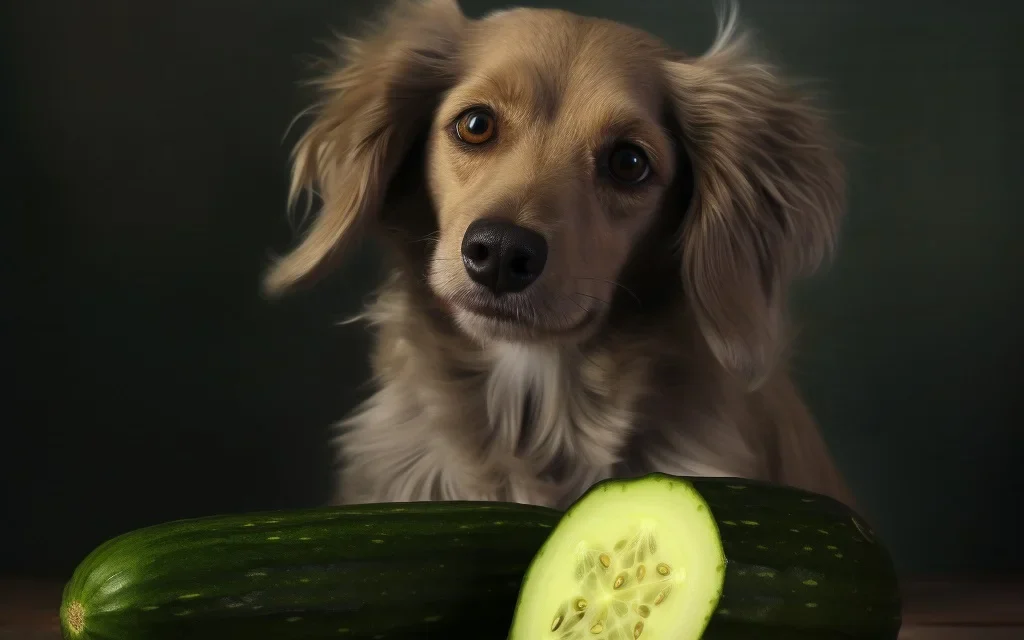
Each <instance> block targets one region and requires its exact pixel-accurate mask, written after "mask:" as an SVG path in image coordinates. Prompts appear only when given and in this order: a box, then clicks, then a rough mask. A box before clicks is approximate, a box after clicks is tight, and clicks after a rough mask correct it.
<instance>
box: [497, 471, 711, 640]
mask: <svg viewBox="0 0 1024 640" xmlns="http://www.w3.org/2000/svg"><path fill="white" fill-rule="evenodd" d="M725 562H726V560H725V552H724V549H723V546H722V542H721V537H720V535H719V530H718V524H717V523H716V521H715V519H714V517H713V516H712V514H711V511H710V509H709V507H708V505H707V503H706V502H705V501H704V498H703V497H702V496H701V494H700V493H698V492H697V491H696V490H695V489H694V488H693V486H692V485H691V484H690V483H688V482H687V481H685V480H683V479H676V478H672V477H669V476H661V475H658V476H651V477H649V478H648V479H645V480H643V481H639V482H606V483H603V484H600V485H598V486H597V487H595V488H594V489H592V490H591V491H590V492H589V493H588V494H587V495H585V496H584V497H583V498H581V499H580V500H579V501H578V502H577V503H576V504H575V505H573V507H572V508H570V510H569V511H567V512H566V514H565V515H564V516H563V518H562V521H561V522H560V523H559V525H558V527H557V528H556V529H555V530H554V532H553V533H552V534H551V536H550V537H549V538H548V540H547V541H546V542H545V543H544V545H543V547H542V548H541V550H540V552H539V553H538V554H537V556H536V558H535V560H534V562H533V564H532V565H531V567H530V569H529V571H528V572H527V574H526V577H525V578H524V580H523V586H522V589H521V591H520V597H519V604H518V606H517V609H516V614H515V617H514V619H513V623H512V630H511V632H510V635H509V637H510V640H584V639H586V640H698V639H699V638H700V637H701V635H702V634H703V633H704V630H705V628H706V627H707V625H708V622H709V621H710V620H711V616H712V615H713V613H714V611H715V609H716V607H717V606H718V601H719V598H720V597H721V594H722V587H723V584H724V579H725Z"/></svg>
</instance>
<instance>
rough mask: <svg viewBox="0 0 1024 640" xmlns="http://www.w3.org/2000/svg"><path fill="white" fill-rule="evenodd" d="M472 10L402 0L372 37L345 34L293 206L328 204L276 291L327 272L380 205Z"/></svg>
mask: <svg viewBox="0 0 1024 640" xmlns="http://www.w3.org/2000/svg"><path fill="white" fill-rule="evenodd" d="M465 23H466V18H465V17H464V16H463V14H462V12H461V11H460V9H459V6H458V4H457V2H455V0H399V2H397V3H396V4H395V5H394V6H393V7H392V8H391V10H390V12H388V13H387V14H386V15H385V17H384V19H383V21H382V24H381V25H380V26H378V27H377V28H376V29H375V30H374V32H373V34H372V35H369V36H367V37H364V38H361V39H345V40H343V41H342V51H341V52H340V53H339V57H340V62H341V64H340V65H339V66H338V68H337V69H335V70H334V71H333V72H331V73H330V74H328V75H327V76H326V77H324V78H321V79H320V80H319V81H317V82H316V84H317V85H318V86H319V88H320V91H321V94H322V99H321V101H320V102H319V103H318V104H317V105H316V106H315V108H314V109H313V113H314V114H315V117H314V120H313V122H312V124H311V125H310V127H309V129H308V130H307V131H306V132H305V134H304V135H303V136H302V138H301V139H300V140H299V142H298V144H297V145H296V147H295V150H294V152H293V166H292V182H291V191H290V194H289V206H294V204H295V202H296V200H297V199H298V197H299V196H300V195H301V194H302V192H304V191H305V192H308V193H309V194H310V195H311V196H312V194H313V193H316V194H317V195H318V196H319V197H320V200H321V201H322V203H323V204H322V209H321V211H320V213H319V215H318V216H317V217H316V219H315V220H314V221H313V222H312V224H311V226H310V228H309V230H308V231H307V232H306V234H305V236H304V238H303V239H302V241H301V243H300V244H299V245H298V247H296V248H295V249H293V250H292V251H291V252H290V253H288V254H287V255H285V256H284V257H283V258H281V259H280V260H278V261H277V262H276V263H275V264H274V265H273V266H272V268H271V269H270V271H269V272H268V274H267V275H266V277H265V280H264V288H265V290H266V292H267V293H268V294H270V295H276V294H279V293H282V292H283V291H285V290H287V289H288V288H290V287H292V286H293V285H295V284H297V283H298V282H300V281H302V280H304V279H307V278H310V277H312V276H313V275H314V274H316V273H319V272H322V271H326V270H327V269H328V268H330V266H332V265H333V262H334V259H335V258H336V257H337V255H338V254H339V253H340V250H339V249H340V246H341V245H342V244H344V243H347V242H351V241H352V240H353V237H354V236H355V235H356V234H357V232H358V231H359V230H360V229H361V228H363V227H365V225H366V224H367V223H368V222H371V221H372V220H374V219H375V218H376V217H377V216H378V214H379V213H380V211H379V210H380V207H381V205H382V203H383V201H384V199H385V196H386V193H387V189H388V184H389V182H390V180H391V179H392V178H393V177H394V174H395V172H396V171H397V169H398V167H399V165H400V164H401V162H402V160H403V159H404V157H405V155H406V154H407V153H408V152H409V150H410V148H411V147H412V145H413V143H414V142H415V140H416V139H417V138H418V137H419V135H420V134H421V133H422V132H423V131H425V129H426V127H428V126H429V123H430V120H431V118H432V115H433V112H434V109H435V107H436V105H437V103H438V101H439V99H440V95H441V93H442V92H443V91H444V90H445V89H446V88H447V87H449V86H450V85H451V84H452V83H453V82H454V79H455V74H456V70H455V68H454V67H455V53H456V50H457V47H458V42H459V39H460V35H461V34H462V32H463V29H464V26H465Z"/></svg>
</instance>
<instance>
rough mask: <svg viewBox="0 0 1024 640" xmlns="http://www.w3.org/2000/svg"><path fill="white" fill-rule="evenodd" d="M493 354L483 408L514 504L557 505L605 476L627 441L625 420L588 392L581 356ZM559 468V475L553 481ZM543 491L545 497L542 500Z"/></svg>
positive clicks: (514, 347)
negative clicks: (584, 382)
mask: <svg viewBox="0 0 1024 640" xmlns="http://www.w3.org/2000/svg"><path fill="white" fill-rule="evenodd" d="M493 353H494V360H493V366H492V369H491V372H490V375H489V377H488V379H487V384H486V387H485V394H486V397H485V401H486V407H487V417H488V421H489V426H490V428H491V430H492V432H493V434H494V441H493V444H492V447H493V451H494V453H496V454H498V456H499V457H503V458H504V460H505V462H506V464H505V466H506V467H507V469H506V470H505V472H506V473H508V483H507V486H508V490H509V492H510V494H511V498H512V499H514V500H523V501H530V502H537V501H543V502H546V503H552V502H553V503H559V502H562V501H563V500H564V499H565V498H566V497H568V496H570V495H572V494H575V493H577V492H578V491H579V490H580V488H581V487H586V486H589V485H590V484H592V483H593V482H595V481H597V480H599V479H601V478H603V477H607V476H608V475H609V474H610V473H611V467H612V465H613V464H615V462H617V456H618V453H619V449H620V448H621V444H622V441H623V439H624V438H625V437H626V435H627V434H628V429H629V425H628V417H627V416H624V415H621V414H618V415H617V412H615V411H614V410H609V409H610V407H608V406H606V403H605V402H602V401H601V399H600V398H599V397H597V396H596V395H595V394H594V393H592V391H591V390H588V389H586V387H585V385H584V384H583V382H582V380H581V378H580V376H579V374H578V370H579V368H578V366H577V364H578V363H577V362H576V361H575V359H576V358H579V355H578V354H575V353H573V352H566V351H560V350H556V349H551V348H545V347H537V346H527V345H519V344H501V345H498V346H496V347H495V348H494V352H493ZM499 464H500V462H499ZM556 467H558V468H560V470H561V472H560V473H559V474H557V476H556V477H550V476H548V472H550V471H552V469H553V468H556ZM538 491H540V492H543V493H545V494H548V495H547V497H545V498H538V496H537V495H535V494H536V493H537V492H538ZM531 494H532V495H531Z"/></svg>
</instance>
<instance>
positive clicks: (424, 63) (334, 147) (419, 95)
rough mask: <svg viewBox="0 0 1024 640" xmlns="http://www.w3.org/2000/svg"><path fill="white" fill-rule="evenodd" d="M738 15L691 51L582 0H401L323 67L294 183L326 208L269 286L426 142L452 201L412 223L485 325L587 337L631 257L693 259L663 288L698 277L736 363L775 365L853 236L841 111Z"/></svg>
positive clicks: (425, 164)
mask: <svg viewBox="0 0 1024 640" xmlns="http://www.w3.org/2000/svg"><path fill="white" fill-rule="evenodd" d="M734 17H735V14H734V13H732V14H730V15H729V16H727V17H726V19H725V20H724V21H723V23H722V28H721V30H720V34H719V38H718V39H717V40H716V44H715V45H714V46H713V47H712V48H711V49H710V50H709V51H708V52H707V53H706V54H704V55H703V56H700V57H693V58H688V57H685V56H682V55H680V54H677V53H675V52H672V51H671V50H669V49H668V48H667V47H665V46H664V45H663V44H661V43H660V42H659V41H658V40H656V39H655V38H653V37H651V36H649V35H647V34H645V33H643V32H640V31H637V30H635V29H631V28H629V27H626V26H624V25H620V24H617V23H613V22H609V21H604V20H597V19H590V18H582V17H579V16H575V15H572V14H569V13H565V12H560V11H550V10H529V9H518V10H512V11H505V12H501V13H497V14H492V15H491V16H489V17H486V18H484V19H481V20H470V19H468V18H466V17H465V16H464V15H463V14H462V13H461V11H460V9H459V7H458V6H457V4H456V2H454V0H405V1H403V2H400V3H399V4H397V5H396V6H395V7H394V8H393V9H392V11H391V12H390V13H389V14H388V15H387V16H386V17H385V19H384V21H383V26H382V27H381V28H379V29H378V30H376V31H375V33H374V34H373V35H371V36H369V37H367V38H364V39H361V40H350V41H347V44H346V50H345V53H344V58H343V62H342V64H340V65H339V66H338V67H337V68H336V69H335V70H333V71H332V72H331V73H330V74H329V75H328V76H326V77H325V78H324V79H323V81H322V88H323V101H322V102H321V103H320V104H319V105H318V107H319V108H318V109H317V110H316V117H315V119H314V121H313V123H312V125H311V126H310V128H309V129H308V130H307V131H306V133H305V134H304V136H303V137H302V139H301V140H300V142H299V143H298V145H297V147H296V151H295V164H294V174H293V185H292V186H293V189H292V191H293V197H294V196H296V195H297V194H298V193H299V192H300V191H302V190H303V189H304V188H309V189H313V190H316V191H317V193H318V195H319V196H320V198H321V199H322V201H323V209H322V211H321V213H320V215H319V216H318V217H317V218H316V219H315V221H314V222H313V224H312V225H311V227H310V229H309V231H308V233H307V234H306V235H305V237H304V239H303V241H302V242H301V244H299V246H298V247H297V248H295V249H294V250H293V251H292V252H291V253H290V254H288V255H286V256H285V257H284V258H283V259H281V260H280V261H278V262H277V263H276V264H275V266H274V267H273V269H272V270H271V272H270V273H269V275H268V278H267V288H268V290H269V291H271V292H274V293H276V292H280V291H282V290H285V289H287V288H289V287H291V286H293V285H294V284H296V283H298V282H300V281H302V280H304V279H308V278H310V277H311V276H312V275H313V274H315V273H317V272H320V271H322V270H323V268H324V267H325V266H329V265H330V264H332V262H333V260H332V257H333V256H336V255H338V253H339V247H341V246H342V245H344V244H345V243H348V242H351V241H352V239H353V237H354V236H355V234H356V232H357V231H358V230H360V229H363V228H365V227H366V226H367V223H374V222H377V223H380V222H381V220H382V216H383V215H385V212H384V211H382V209H385V203H386V202H387V201H388V199H389V197H390V194H391V191H392V189H393V186H394V185H393V182H394V181H395V177H396V174H398V173H399V170H400V168H401V167H403V166H404V164H407V160H408V158H409V154H410V153H412V152H413V150H414V149H416V148H417V145H419V144H421V143H422V144H425V151H426V153H425V155H424V156H423V158H422V159H421V160H420V163H421V165H422V166H419V167H417V171H418V174H417V175H418V178H419V179H420V180H422V182H423V186H424V188H425V191H426V193H428V194H429V200H430V205H431V206H430V208H429V209H428V210H426V211H427V213H425V214H423V215H425V216H429V217H431V218H432V219H431V220H429V221H425V220H419V221H415V222H416V223H417V225H419V226H417V225H413V226H417V228H421V229H422V228H426V229H429V231H430V232H429V233H428V234H427V237H423V236H421V237H418V238H412V239H411V240H412V241H416V240H418V241H422V240H429V241H430V242H432V243H433V244H432V249H431V251H430V255H429V256H428V259H427V260H424V261H423V270H424V273H423V274H421V275H422V276H423V278H424V279H425V280H426V281H427V282H428V284H429V286H430V288H431V289H432V291H433V293H434V294H435V295H436V296H437V298H438V299H439V300H440V301H441V302H442V303H443V305H444V306H445V308H447V309H448V310H449V312H450V313H451V315H452V317H453V319H454V320H455V322H456V323H457V324H458V326H459V327H460V328H461V329H462V330H463V331H464V332H465V333H467V334H468V335H469V336H471V337H473V338H475V339H477V340H479V341H482V342H487V341H491V340H506V341H507V340H518V341H535V340H545V341H577V340H580V339H582V338H584V337H586V336H589V335H592V334H593V333H594V332H595V331H598V330H599V329H600V327H601V325H602V322H603V321H604V320H605V319H606V317H607V315H608V313H609V309H610V308H611V306H612V303H613V300H614V299H615V298H616V295H617V294H620V295H625V296H627V297H628V296H630V295H631V292H629V291H628V290H625V287H624V285H622V283H621V282H620V278H622V277H623V274H624V270H626V269H627V268H628V267H629V266H630V265H631V264H633V263H636V262H638V261H639V262H644V261H662V262H667V261H668V260H674V265H675V266H674V268H673V276H672V279H671V280H665V281H659V282H657V283H655V284H657V285H659V286H663V287H666V288H674V289H676V290H678V292H680V293H681V295H684V296H685V299H686V301H687V306H688V308H689V309H690V312H691V315H692V317H693V318H695V319H696V322H697V324H698V325H699V327H700V330H701V332H702V333H703V335H704V336H705V338H706V340H707V342H708V344H709V346H710V348H711V351H712V352H713V353H714V355H715V356H716V357H717V358H718V360H719V361H720V362H721V363H722V365H723V366H724V367H725V368H726V369H728V370H730V371H732V372H734V373H735V374H737V375H739V376H741V377H742V378H744V379H746V380H747V381H748V382H750V383H756V382H757V381H758V380H760V379H761V378H762V377H763V376H764V375H766V373H767V372H768V371H769V369H770V367H771V365H772V363H773V361H774V359H775V355H776V352H777V350H778V348H779V342H780V340H781V336H780V332H781V324H782V319H781V314H782V306H783V305H782V299H783V296H784V293H785V289H786V285H787V283H788V282H789V281H790V280H791V279H792V278H793V277H795V276H796V275H798V274H800V273H802V272H807V271H809V270H811V269H813V268H814V267H815V266H816V265H817V264H818V262H819V261H820V260H821V258H822V257H823V256H824V254H825V253H826V252H827V250H828V249H829V248H830V246H831V244H832V242H833V238H834V235H835V233H836V228H837V226H838V218H839V212H840V205H841V192H842V188H841V187H842V179H841V178H842V176H841V171H840V168H839V165H838V162H837V161H836V159H835V156H834V155H833V152H832V145H831V139H830V136H829V132H828V130H827V128H826V127H825V126H824V122H823V120H822V118H821V117H820V116H819V114H818V113H817V112H816V111H815V110H814V109H813V108H812V107H811V106H810V105H809V104H808V103H807V102H806V101H805V99H804V97H803V96H802V95H800V94H799V93H798V92H795V91H794V90H793V89H792V88H791V87H790V86H788V85H787V84H786V83H785V82H784V81H783V80H782V79H780V78H779V77H778V76H777V75H776V74H775V72H774V71H773V69H772V68H770V67H769V66H767V65H766V64H764V63H763V62H762V61H760V60H758V59H756V58H754V57H753V56H751V55H750V54H749V53H748V51H747V48H746V46H745V42H744V39H743V38H742V37H739V36H738V34H737V33H736V32H735V28H734V27H735V22H734V19H733V18H734ZM430 211H433V216H430V213H429V212H430ZM406 222H410V221H406ZM624 291H625V292H624Z"/></svg>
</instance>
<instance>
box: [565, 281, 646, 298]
mask: <svg viewBox="0 0 1024 640" xmlns="http://www.w3.org/2000/svg"><path fill="white" fill-rule="evenodd" d="M576 279H577V280H595V281H597V282H605V283H607V284H610V285H612V286H615V287H619V288H620V289H622V290H623V291H625V292H626V293H628V294H629V295H630V296H631V297H632V298H633V299H634V300H636V303H637V304H642V303H641V302H640V298H639V297H638V296H637V295H636V294H635V293H633V290H632V289H630V288H629V287H627V286H626V285H624V284H622V283H619V282H616V281H615V280H607V279H605V278H579V277H578V278H576Z"/></svg>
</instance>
